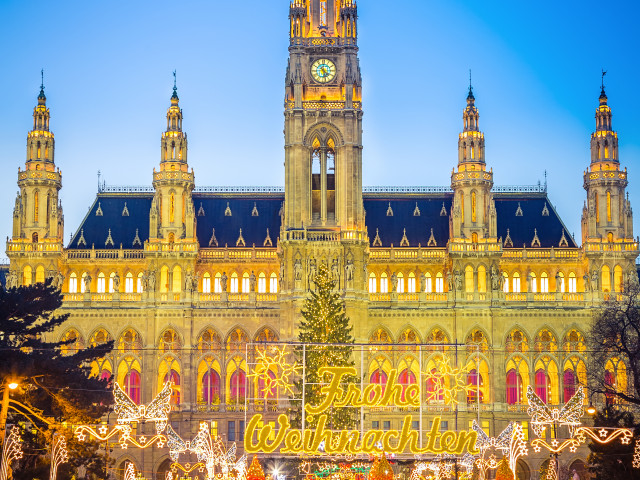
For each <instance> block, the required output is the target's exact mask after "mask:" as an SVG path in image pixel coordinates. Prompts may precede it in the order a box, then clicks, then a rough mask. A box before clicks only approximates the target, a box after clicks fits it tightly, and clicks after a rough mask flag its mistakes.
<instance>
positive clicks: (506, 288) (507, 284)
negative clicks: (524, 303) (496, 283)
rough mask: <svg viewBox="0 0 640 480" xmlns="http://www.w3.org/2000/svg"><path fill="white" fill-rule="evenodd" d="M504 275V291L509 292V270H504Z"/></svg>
mask: <svg viewBox="0 0 640 480" xmlns="http://www.w3.org/2000/svg"><path fill="white" fill-rule="evenodd" d="M502 275H503V276H504V284H503V285H502V291H503V292H504V293H509V275H507V272H503V273H502Z"/></svg>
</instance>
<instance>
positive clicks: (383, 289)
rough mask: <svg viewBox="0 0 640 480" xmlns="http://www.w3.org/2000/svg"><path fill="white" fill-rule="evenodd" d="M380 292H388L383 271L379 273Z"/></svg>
mask: <svg viewBox="0 0 640 480" xmlns="http://www.w3.org/2000/svg"><path fill="white" fill-rule="evenodd" d="M380 293H389V282H388V279H387V274H386V273H384V272H383V273H382V275H380Z"/></svg>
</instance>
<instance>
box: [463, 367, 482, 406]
mask: <svg viewBox="0 0 640 480" xmlns="http://www.w3.org/2000/svg"><path fill="white" fill-rule="evenodd" d="M483 385H484V381H483V378H482V375H479V374H478V370H477V369H475V368H473V369H471V370H469V373H467V403H478V400H479V401H480V403H484V393H483V391H482V386H483ZM478 394H480V396H479V397H478Z"/></svg>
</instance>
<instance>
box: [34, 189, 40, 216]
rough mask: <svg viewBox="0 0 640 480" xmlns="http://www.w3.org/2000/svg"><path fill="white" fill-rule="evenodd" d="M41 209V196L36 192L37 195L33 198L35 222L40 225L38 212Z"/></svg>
mask: <svg viewBox="0 0 640 480" xmlns="http://www.w3.org/2000/svg"><path fill="white" fill-rule="evenodd" d="M39 208H40V195H39V192H38V191H37V190H36V193H35V194H34V196H33V221H34V222H35V223H38V210H39Z"/></svg>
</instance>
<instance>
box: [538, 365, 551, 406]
mask: <svg viewBox="0 0 640 480" xmlns="http://www.w3.org/2000/svg"><path fill="white" fill-rule="evenodd" d="M535 390H536V395H538V397H540V400H542V401H543V402H544V403H547V401H548V398H549V397H548V393H549V377H548V376H547V373H546V372H545V371H544V370H543V369H541V368H540V369H538V370H536V388H535Z"/></svg>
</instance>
